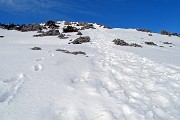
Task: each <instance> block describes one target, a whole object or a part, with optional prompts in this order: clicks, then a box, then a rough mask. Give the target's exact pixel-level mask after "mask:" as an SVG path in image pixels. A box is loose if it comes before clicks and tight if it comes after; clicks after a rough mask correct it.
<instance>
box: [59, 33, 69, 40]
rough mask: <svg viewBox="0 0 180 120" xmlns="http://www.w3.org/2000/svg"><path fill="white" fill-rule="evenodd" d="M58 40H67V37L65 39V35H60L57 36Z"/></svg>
mask: <svg viewBox="0 0 180 120" xmlns="http://www.w3.org/2000/svg"><path fill="white" fill-rule="evenodd" d="M58 38H60V39H67V38H69V37H65V34H62V33H61V34H60V35H59V36H58Z"/></svg>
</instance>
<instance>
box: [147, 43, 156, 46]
mask: <svg viewBox="0 0 180 120" xmlns="http://www.w3.org/2000/svg"><path fill="white" fill-rule="evenodd" d="M145 44H147V45H153V46H157V44H155V43H153V42H145Z"/></svg>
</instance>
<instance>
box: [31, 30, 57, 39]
mask: <svg viewBox="0 0 180 120" xmlns="http://www.w3.org/2000/svg"><path fill="white" fill-rule="evenodd" d="M57 35H60V32H59V30H54V29H53V30H49V31H47V32H44V33H42V34H39V35H34V37H43V36H57Z"/></svg>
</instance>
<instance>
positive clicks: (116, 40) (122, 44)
mask: <svg viewBox="0 0 180 120" xmlns="http://www.w3.org/2000/svg"><path fill="white" fill-rule="evenodd" d="M113 42H114V44H116V45H120V46H131V47H142V46H141V45H139V44H137V43H131V44H129V43H127V42H125V41H124V40H121V39H114V40H113Z"/></svg>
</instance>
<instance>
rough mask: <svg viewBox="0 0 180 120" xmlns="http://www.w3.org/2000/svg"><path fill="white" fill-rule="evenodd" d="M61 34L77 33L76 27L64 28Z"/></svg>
mask: <svg viewBox="0 0 180 120" xmlns="http://www.w3.org/2000/svg"><path fill="white" fill-rule="evenodd" d="M63 32H64V33H67V32H78V29H77V28H76V27H73V26H66V27H64V28H63Z"/></svg>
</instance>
